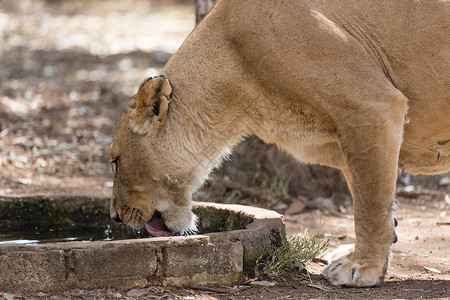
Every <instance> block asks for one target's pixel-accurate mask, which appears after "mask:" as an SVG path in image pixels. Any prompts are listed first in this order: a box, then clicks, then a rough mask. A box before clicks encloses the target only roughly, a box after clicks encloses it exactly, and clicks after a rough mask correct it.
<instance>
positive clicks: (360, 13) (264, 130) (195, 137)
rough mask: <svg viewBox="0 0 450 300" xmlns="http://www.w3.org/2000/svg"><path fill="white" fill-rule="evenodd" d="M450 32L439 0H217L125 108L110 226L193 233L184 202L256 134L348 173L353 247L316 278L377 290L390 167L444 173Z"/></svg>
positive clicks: (388, 214) (390, 235) (387, 240)
mask: <svg viewBox="0 0 450 300" xmlns="http://www.w3.org/2000/svg"><path fill="white" fill-rule="evenodd" d="M449 24H450V13H449V2H448V1H437V0H436V1H434V0H427V1H412V0H381V1H371V0H341V1H326V0H295V1H294V0H272V1H266V0H247V1H239V0H219V1H217V3H216V5H215V6H214V7H213V9H212V10H211V12H210V13H209V14H208V16H207V17H206V18H205V19H204V20H203V21H202V22H201V23H200V24H199V25H198V26H197V27H196V28H195V29H194V31H193V32H192V33H191V34H190V35H189V37H188V38H187V39H186V41H185V42H184V43H183V45H182V46H181V48H180V49H179V50H178V51H177V52H176V54H175V55H173V57H172V58H171V59H170V61H169V62H168V63H167V65H166V67H165V68H164V70H163V72H162V73H163V74H164V75H163V76H159V77H156V78H150V79H147V80H145V81H144V82H143V83H142V84H141V85H140V87H139V91H138V93H137V94H136V95H135V96H134V97H133V98H132V99H130V100H129V102H128V104H127V105H126V107H125V108H124V111H123V113H122V115H121V117H120V119H119V121H118V124H117V128H116V130H115V133H114V140H113V142H112V143H111V145H109V147H108V149H107V152H108V155H109V157H110V158H111V162H112V164H113V170H114V187H113V196H112V199H111V217H112V218H113V219H114V220H117V221H120V220H122V221H123V222H125V223H126V224H128V225H129V226H131V227H133V228H141V227H143V226H145V227H146V228H147V230H148V231H149V232H150V233H151V234H153V235H156V236H168V235H172V234H173V233H180V232H181V233H184V232H189V231H195V230H196V217H195V216H194V215H193V213H192V212H191V194H192V192H193V191H194V190H195V189H196V188H197V187H199V186H200V184H201V183H202V182H203V181H204V180H205V179H206V177H207V176H208V173H209V172H210V171H211V169H213V168H214V167H215V166H217V165H218V164H219V163H220V161H221V158H222V157H223V156H224V155H226V154H228V153H230V149H232V147H233V145H235V144H236V143H238V142H239V141H241V140H242V139H243V138H245V137H246V136H249V135H252V134H255V135H257V136H258V137H260V138H261V139H263V140H264V141H265V142H267V143H275V144H277V145H279V146H280V147H281V148H283V149H286V150H287V151H289V152H290V153H291V154H292V155H293V156H295V157H296V158H297V159H298V160H300V161H303V162H310V163H318V164H323V165H327V166H332V167H336V168H340V169H341V170H342V171H343V173H344V175H345V177H346V180H347V182H348V185H349V187H350V190H351V193H352V196H353V203H354V220H355V232H356V243H355V249H354V251H353V252H352V253H351V254H349V255H346V256H342V257H340V258H338V259H337V260H335V261H333V262H332V263H331V264H330V265H329V266H328V267H327V268H326V269H325V271H324V275H325V276H326V278H327V279H328V280H329V281H330V282H331V283H332V284H335V285H347V286H373V285H377V284H380V283H381V282H382V281H383V278H384V274H385V272H386V268H387V265H388V260H389V254H390V248H391V245H392V243H393V242H394V241H395V240H396V235H395V232H394V225H393V213H392V203H393V199H394V188H395V181H396V177H397V169H398V168H401V169H403V170H406V171H408V172H413V173H438V172H445V171H447V170H449V169H450V142H449V140H450V118H449V113H450V81H449V74H450V68H449V62H450V43H449V38H450V31H449Z"/></svg>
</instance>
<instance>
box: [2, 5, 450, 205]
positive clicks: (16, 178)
mask: <svg viewBox="0 0 450 300" xmlns="http://www.w3.org/2000/svg"><path fill="white" fill-rule="evenodd" d="M195 22H196V16H195V4H194V1H193V0H184V1H182V0H178V1H176V0H104V1H74V0H65V1H62V0H46V1H45V0H1V1H0V41H1V43H0V194H36V193H37V194H92V195H105V196H109V195H111V186H112V174H111V167H110V164H109V162H108V159H107V157H106V155H105V148H106V146H107V145H108V144H109V143H110V142H111V139H112V134H113V130H114V127H115V124H116V122H117V120H118V117H119V115H120V112H121V110H122V108H123V106H124V105H125V103H126V101H127V100H128V99H129V98H130V97H131V96H132V95H134V94H135V93H136V92H137V88H138V86H139V83H140V82H141V81H142V80H143V79H144V78H146V77H149V76H154V75H157V74H159V70H160V69H161V68H162V67H163V66H164V64H165V63H166V62H167V60H168V59H169V58H170V56H171V55H172V54H173V53H174V52H175V51H176V50H177V48H178V47H179V46H180V45H181V43H182V42H183V40H184V39H185V38H186V36H187V35H188V34H189V33H190V32H191V30H192V29H193V28H194V26H195ZM448 181H449V180H448V177H445V176H443V175H440V176H432V177H423V176H416V177H411V178H410V177H408V176H407V177H402V178H401V182H399V186H400V187H403V186H413V187H414V188H415V189H421V188H427V189H438V190H439V189H440V190H444V191H447V192H448V190H449V188H448V184H449V183H448ZM194 198H195V199H196V200H202V201H220V202H227V203H231V202H233V203H242V204H250V205H255V206H261V207H268V208H272V209H275V210H277V211H279V212H284V211H285V210H286V209H289V208H290V207H291V206H292V203H296V205H298V206H297V209H299V210H302V209H303V208H304V207H307V206H309V207H316V206H318V207H319V208H320V207H325V208H326V209H329V210H336V211H344V212H345V211H346V207H349V206H351V201H350V196H349V192H348V189H347V187H346V184H345V181H344V179H343V176H342V174H341V173H340V171H338V170H335V169H331V168H325V167H320V166H311V165H300V164H298V163H296V162H295V161H294V160H293V159H292V158H291V157H290V156H288V155H287V154H285V153H284V152H283V151H280V150H278V149H277V148H276V147H275V146H273V145H264V144H263V143H262V142H261V141H260V140H258V139H257V138H256V137H251V138H250V139H248V140H247V141H246V142H244V143H243V144H241V145H239V146H238V147H237V148H236V151H235V152H234V154H233V156H232V157H231V159H230V160H229V161H226V162H225V163H224V164H223V166H222V167H221V168H220V169H219V170H216V171H215V172H214V173H213V174H212V176H211V180H210V181H209V182H208V183H206V184H205V185H204V186H203V188H202V189H201V190H200V191H199V192H197V193H196V194H195V197H194ZM302 207H303V208H302ZM291 208H292V207H291Z"/></svg>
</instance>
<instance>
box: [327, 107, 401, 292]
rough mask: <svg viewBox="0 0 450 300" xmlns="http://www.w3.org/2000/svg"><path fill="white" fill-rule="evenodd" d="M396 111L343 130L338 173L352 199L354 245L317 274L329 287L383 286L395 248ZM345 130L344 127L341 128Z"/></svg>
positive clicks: (398, 136) (398, 130)
mask: <svg viewBox="0 0 450 300" xmlns="http://www.w3.org/2000/svg"><path fill="white" fill-rule="evenodd" d="M403 113H404V112H402V111H401V110H400V109H399V110H398V111H396V110H395V109H392V110H391V111H386V112H383V113H373V114H370V113H368V114H369V115H371V116H367V118H366V119H363V117H361V119H358V120H357V123H358V122H360V123H361V126H358V127H354V126H351V122H350V127H346V128H343V130H344V131H343V139H342V141H341V146H342V152H343V154H344V157H345V164H346V167H345V168H344V169H343V171H344V174H345V177H346V179H347V183H348V185H349V187H350V190H351V193H352V196H353V208H354V222H355V233H356V243H355V249H354V251H353V252H350V253H347V254H344V255H342V256H341V257H338V258H337V259H336V260H334V261H333V262H331V264H330V265H329V266H328V267H327V268H326V269H325V270H324V271H323V274H324V275H325V277H326V278H327V279H328V281H329V282H330V283H332V284H334V285H345V286H359V287H361V286H374V285H378V284H380V283H382V282H383V279H384V275H385V273H386V269H387V266H388V261H389V255H390V248H391V245H392V243H393V242H395V239H396V236H395V232H394V224H393V217H392V200H393V198H394V193H395V181H396V176H397V164H398V155H399V150H400V145H401V141H402V132H403V117H404V115H403ZM346 126H347V125H346Z"/></svg>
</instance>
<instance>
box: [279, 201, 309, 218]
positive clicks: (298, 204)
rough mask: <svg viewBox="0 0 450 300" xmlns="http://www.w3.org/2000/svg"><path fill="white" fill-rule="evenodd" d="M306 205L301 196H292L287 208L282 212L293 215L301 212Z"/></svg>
mask: <svg viewBox="0 0 450 300" xmlns="http://www.w3.org/2000/svg"><path fill="white" fill-rule="evenodd" d="M305 207H306V201H305V200H304V199H302V198H294V200H293V201H292V203H291V204H290V205H289V207H288V209H286V211H285V212H284V213H285V214H286V215H295V214H299V213H301V212H302V211H303V210H304V209H305Z"/></svg>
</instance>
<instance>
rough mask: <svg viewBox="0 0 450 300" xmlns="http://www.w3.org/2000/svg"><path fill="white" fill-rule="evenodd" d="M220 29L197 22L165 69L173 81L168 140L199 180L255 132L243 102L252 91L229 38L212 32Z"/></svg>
mask: <svg viewBox="0 0 450 300" xmlns="http://www.w3.org/2000/svg"><path fill="white" fill-rule="evenodd" d="M215 32H216V31H215V29H214V28H208V31H207V32H206V31H205V30H203V29H202V28H197V29H196V30H195V31H194V33H193V34H191V36H190V37H189V38H188V39H187V40H186V41H185V43H184V44H183V45H182V47H181V48H180V49H179V50H178V52H177V53H176V54H175V55H174V56H173V57H172V59H171V60H170V61H169V63H168V64H167V66H166V67H165V69H164V71H163V73H164V74H165V75H166V76H167V77H168V78H169V80H170V82H171V85H172V87H173V96H172V100H171V104H170V111H169V114H168V119H167V126H166V129H167V132H166V135H167V136H170V137H171V138H170V139H167V141H168V145H170V146H171V147H172V151H173V153H172V154H173V155H174V156H176V157H178V159H179V164H181V165H183V168H181V169H183V172H186V171H187V170H189V173H190V174H191V176H192V177H193V178H195V181H196V182H195V183H191V184H193V185H195V186H198V185H199V184H201V183H202V182H203V180H204V179H206V176H207V175H208V174H209V172H210V171H211V169H212V168H214V167H216V166H217V165H218V164H219V163H220V161H221V160H222V158H223V157H224V156H226V155H227V154H229V153H230V152H231V149H232V147H233V146H234V145H235V144H236V143H238V142H239V141H240V140H241V139H242V138H243V137H245V136H246V135H249V134H250V133H251V130H250V128H249V127H248V126H247V124H246V122H247V121H246V119H247V116H246V114H245V109H244V108H245V107H244V105H240V104H239V103H243V102H245V97H246V95H248V91H246V90H245V89H244V85H243V84H242V83H241V81H243V78H242V76H243V75H242V74H243V72H242V71H241V70H240V67H239V65H238V63H237V61H236V60H237V57H235V56H234V54H233V51H232V49H231V48H230V47H229V46H228V45H227V42H225V41H224V39H221V38H220V37H214V36H211V35H213V34H217V33H215ZM200 40H201V43H200V42H198V41H200ZM246 89H248V85H246ZM174 141H175V143H174ZM180 175H181V176H183V175H185V174H180Z"/></svg>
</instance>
